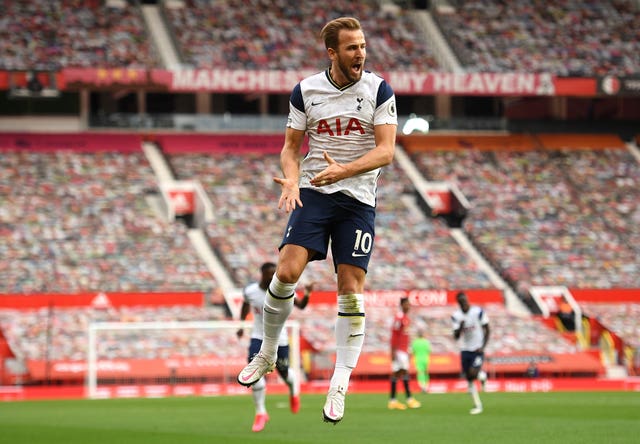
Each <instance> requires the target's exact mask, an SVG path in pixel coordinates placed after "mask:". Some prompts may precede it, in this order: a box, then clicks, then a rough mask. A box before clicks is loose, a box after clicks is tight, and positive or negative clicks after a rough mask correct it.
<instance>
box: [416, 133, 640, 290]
mask: <svg viewBox="0 0 640 444" xmlns="http://www.w3.org/2000/svg"><path fill="white" fill-rule="evenodd" d="M591 139H592V140H593V139H595V138H593V137H592V138H591ZM539 140H540V141H541V142H542V143H544V142H545V139H544V138H542V139H539ZM554 140H555V139H554ZM567 140H570V138H568V139H566V140H565V143H568V142H567ZM547 142H548V143H549V144H550V145H549V147H550V148H551V149H542V150H532V151H517V150H516V151H513V150H510V149H508V148H506V149H505V147H498V146H496V148H495V149H494V150H484V149H482V150H481V149H478V148H473V147H469V148H468V149H464V150H438V149H437V147H436V149H433V150H429V151H428V152H419V153H418V152H416V153H414V155H413V159H414V160H415V162H416V164H417V165H418V167H419V168H420V169H421V170H422V172H423V174H424V175H425V176H426V177H428V178H430V179H432V180H448V181H451V182H454V183H456V184H457V185H458V186H459V188H460V189H461V190H462V192H463V193H464V194H465V196H466V197H467V198H468V199H469V201H470V203H471V205H472V209H471V210H470V211H469V214H468V216H467V218H466V220H465V221H464V225H463V228H464V230H465V231H466V232H467V233H468V235H469V236H470V237H471V239H472V240H473V241H474V243H475V244H476V245H477V247H478V248H479V249H480V250H481V251H482V252H483V254H484V255H485V256H486V257H487V258H488V259H489V260H490V262H491V263H492V264H493V265H494V267H495V268H496V269H498V270H499V271H500V272H501V273H502V275H503V276H504V277H505V278H506V279H507V281H508V282H510V283H511V284H512V285H513V286H514V287H515V288H516V289H517V290H518V291H519V292H520V294H521V295H526V294H527V293H528V288H530V286H532V285H565V286H567V287H577V288H611V287H628V288H637V287H638V286H639V285H640V281H638V276H640V274H639V273H638V271H639V270H640V263H639V262H638V257H640V256H639V255H638V253H639V251H638V245H640V243H639V237H638V236H639V231H638V224H636V223H633V221H634V220H636V219H637V218H638V211H637V208H638V202H640V192H639V191H638V189H639V188H638V182H639V181H640V167H639V165H638V163H637V162H636V161H635V159H634V158H633V157H632V156H631V154H630V153H629V152H628V151H627V150H626V149H624V148H623V147H620V146H619V142H618V145H617V146H613V147H611V148H609V149H602V148H594V149H571V148H567V147H566V146H567V145H565V148H557V149H555V148H554V147H553V146H552V141H550V140H547ZM582 142H584V141H580V140H579V139H578V141H577V143H578V145H577V146H578V147H579V146H580V145H579V144H580V143H582ZM568 146H573V147H574V148H575V147H576V145H575V144H574V145H568Z"/></svg>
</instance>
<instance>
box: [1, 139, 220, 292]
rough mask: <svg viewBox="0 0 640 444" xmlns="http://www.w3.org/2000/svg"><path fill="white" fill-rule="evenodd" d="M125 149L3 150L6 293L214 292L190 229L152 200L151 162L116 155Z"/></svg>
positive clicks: (134, 155)
mask: <svg viewBox="0 0 640 444" xmlns="http://www.w3.org/2000/svg"><path fill="white" fill-rule="evenodd" d="M132 138H133V141H134V143H135V141H136V140H137V138H135V137H134V136H132ZM120 142H121V141H120ZM120 142H115V141H112V142H111V143H110V142H109V141H108V138H105V139H104V143H103V147H104V149H105V150H111V151H102V152H91V153H83V152H77V151H74V150H72V149H71V147H68V149H64V147H62V149H60V150H57V151H54V152H34V151H26V150H24V151H13V150H12V151H7V150H3V151H2V156H0V174H1V176H0V203H1V205H0V222H1V225H0V227H1V230H0V238H1V239H2V241H1V242H0V252H1V255H2V257H3V262H2V264H3V266H2V269H0V293H2V294H30V293H77V292H88V291H105V292H106V291H149V292H158V291H210V290H212V289H215V288H216V284H215V281H214V280H213V277H212V276H211V275H210V273H209V271H208V270H207V268H206V267H205V266H204V264H203V263H202V262H201V261H200V259H199V257H198V256H197V255H196V254H195V253H194V251H193V248H192V246H191V244H190V241H189V239H188V238H187V228H186V227H185V225H183V224H172V223H167V222H165V221H164V220H163V219H162V218H161V217H158V215H157V214H156V213H155V212H154V210H153V207H152V206H151V205H150V203H149V202H148V200H147V199H146V198H147V197H148V195H149V194H150V193H151V194H153V193H157V184H156V182H155V178H154V176H153V172H152V170H151V168H150V167H149V165H148V163H147V161H146V159H145V157H144V155H143V154H142V152H141V151H139V152H134V153H122V152H118V151H117V149H118V145H117V144H116V143H120ZM115 276H117V278H115Z"/></svg>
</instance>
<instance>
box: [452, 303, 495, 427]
mask: <svg viewBox="0 0 640 444" xmlns="http://www.w3.org/2000/svg"><path fill="white" fill-rule="evenodd" d="M456 299H457V300H458V305H459V306H460V308H459V309H458V310H456V312H455V313H453V316H451V321H452V323H453V336H454V337H455V338H456V340H458V343H459V345H460V360H461V364H462V371H463V372H464V375H465V378H467V381H468V383H469V393H470V394H471V398H472V399H473V404H474V407H473V408H472V409H471V411H470V412H469V413H471V414H472V415H477V414H479V413H482V401H481V400H480V395H479V394H478V388H477V387H476V384H475V381H476V379H481V381H483V380H485V379H486V377H487V376H486V373H484V371H482V363H483V361H484V349H485V347H486V346H487V342H488V341H489V317H488V316H487V314H486V313H485V311H484V310H483V309H482V308H480V307H478V306H475V305H473V306H471V305H469V300H468V299H467V295H466V294H465V293H463V292H459V293H458V294H457V295H456Z"/></svg>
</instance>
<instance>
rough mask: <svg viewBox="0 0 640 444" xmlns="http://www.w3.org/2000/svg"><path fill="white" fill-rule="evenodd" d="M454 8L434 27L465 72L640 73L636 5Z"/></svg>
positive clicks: (468, 1) (471, 4)
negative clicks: (438, 30) (440, 33)
mask: <svg viewBox="0 0 640 444" xmlns="http://www.w3.org/2000/svg"><path fill="white" fill-rule="evenodd" d="M451 3H453V4H454V5H455V6H456V7H455V11H454V12H453V13H452V12H451V11H449V10H446V11H444V12H442V13H439V14H436V19H437V21H438V23H439V26H440V29H441V31H442V32H443V34H444V35H445V36H446V37H447V39H448V42H449V44H450V46H451V47H452V48H453V50H454V52H455V53H456V54H457V56H458V58H459V59H460V61H461V62H462V65H463V67H464V69H465V70H466V71H470V72H537V73H545V72H546V73H553V74H556V75H560V76H575V77H580V76H593V75H634V74H637V73H638V72H640V61H639V60H638V57H637V54H638V52H639V51H640V41H639V40H638V38H637V35H636V34H635V29H636V25H635V24H636V23H638V20H640V12H639V11H638V8H637V5H635V6H634V2H631V1H617V2H601V1H597V0H588V1H584V0H570V1H547V2H501V1H498V0H491V1H485V0H482V1H480V0H459V1H454V2H451Z"/></svg>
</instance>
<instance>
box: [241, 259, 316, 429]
mask: <svg viewBox="0 0 640 444" xmlns="http://www.w3.org/2000/svg"><path fill="white" fill-rule="evenodd" d="M275 271H276V264H274V263H272V262H265V263H264V264H262V266H261V267H260V272H261V277H260V281H259V282H253V283H251V284H249V285H247V286H246V287H245V288H244V290H243V292H242V297H243V299H244V301H243V303H242V308H241V309H240V319H241V320H243V321H244V320H245V319H247V316H248V315H249V312H250V311H251V312H253V327H252V329H251V341H250V343H249V361H251V359H252V358H253V357H254V356H255V355H256V353H258V350H260V345H261V344H262V321H263V317H262V313H263V308H264V299H265V296H266V290H267V287H268V285H269V282H271V279H272V278H273V274H274V273H275ZM312 290H313V283H311V284H308V285H307V286H305V291H304V296H303V297H302V298H301V299H298V298H294V301H293V303H294V305H295V306H296V307H298V308H300V309H303V308H305V307H306V306H307V304H308V303H309V295H310V293H311V291H312ZM243 334H244V330H243V329H239V330H238V332H237V335H238V338H241V337H242V336H243ZM277 353H278V355H277V356H278V359H277V360H276V369H277V370H278V373H279V374H280V376H281V377H282V379H283V380H284V382H285V383H286V384H287V385H288V386H289V406H290V408H291V411H292V412H293V413H298V410H299V409H300V395H299V393H297V387H298V384H296V381H295V372H290V371H289V338H288V337H287V332H286V330H282V333H281V334H280V339H279V341H278V352H277ZM251 390H252V395H253V403H254V404H255V409H256V416H255V418H254V422H253V427H252V428H251V430H253V431H254V432H259V431H261V430H262V429H264V426H265V424H266V423H267V421H269V414H268V413H267V408H266V405H265V398H266V396H267V384H266V381H265V378H264V377H263V378H260V380H259V381H258V382H256V383H255V384H253V385H252V386H251Z"/></svg>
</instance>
